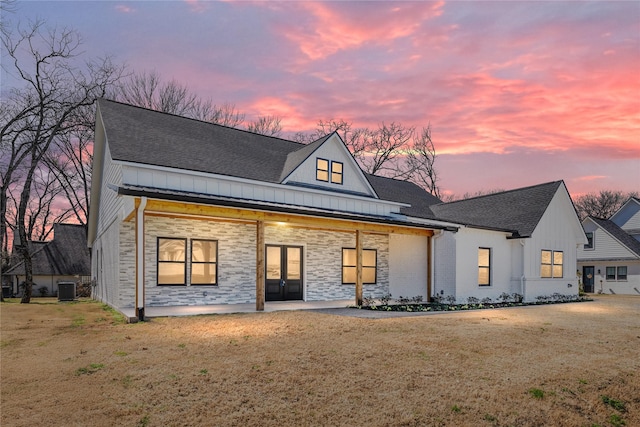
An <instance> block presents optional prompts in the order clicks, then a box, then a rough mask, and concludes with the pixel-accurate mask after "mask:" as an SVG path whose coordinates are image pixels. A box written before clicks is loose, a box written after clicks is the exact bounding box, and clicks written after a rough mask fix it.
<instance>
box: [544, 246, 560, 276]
mask: <svg viewBox="0 0 640 427" xmlns="http://www.w3.org/2000/svg"><path fill="white" fill-rule="evenodd" d="M562 261H563V252H562V251H549V250H542V257H541V263H540V276H541V277H543V278H544V277H562V273H563V271H562V268H563V267H562Z"/></svg>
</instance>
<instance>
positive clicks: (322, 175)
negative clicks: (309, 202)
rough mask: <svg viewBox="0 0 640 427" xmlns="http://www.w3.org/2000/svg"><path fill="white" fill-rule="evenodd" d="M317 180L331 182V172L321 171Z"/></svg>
mask: <svg viewBox="0 0 640 427" xmlns="http://www.w3.org/2000/svg"><path fill="white" fill-rule="evenodd" d="M316 179H317V180H318V181H329V172H327V171H321V170H319V171H318V173H317V175H316Z"/></svg>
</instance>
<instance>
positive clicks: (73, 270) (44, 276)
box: [4, 223, 91, 296]
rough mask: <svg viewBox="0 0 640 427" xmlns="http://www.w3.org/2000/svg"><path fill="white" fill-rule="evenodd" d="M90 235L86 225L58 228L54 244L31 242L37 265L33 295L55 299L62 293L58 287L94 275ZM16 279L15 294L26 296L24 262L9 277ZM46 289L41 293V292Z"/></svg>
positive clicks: (13, 285) (12, 288) (34, 272)
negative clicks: (24, 292) (23, 287)
mask: <svg viewBox="0 0 640 427" xmlns="http://www.w3.org/2000/svg"><path fill="white" fill-rule="evenodd" d="M86 241H87V234H86V232H85V228H84V226H82V225H76V224H61V223H60V224H54V226H53V240H51V241H48V242H29V246H30V247H31V251H32V252H31V260H32V263H33V295H34V296H39V295H41V293H45V294H46V295H49V296H53V295H57V293H58V283H60V282H78V281H80V280H81V279H82V278H83V277H88V276H90V274H91V261H90V259H89V251H88V250H87V245H86ZM4 274H5V275H7V276H11V277H12V281H11V293H12V294H13V295H19V294H21V293H22V289H21V288H20V284H21V283H23V282H24V279H25V275H24V262H22V261H19V262H18V263H17V264H15V265H13V266H11V268H9V269H8V270H7V271H6V272H5V273H4ZM42 288H44V289H46V291H41V290H40V289H42Z"/></svg>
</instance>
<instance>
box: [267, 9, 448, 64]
mask: <svg viewBox="0 0 640 427" xmlns="http://www.w3.org/2000/svg"><path fill="white" fill-rule="evenodd" d="M443 4H444V2H428V3H391V2H380V3H375V2H374V3H371V2H366V3H360V2H351V3H320V2H301V3H296V9H297V12H298V14H299V17H298V18H299V19H297V20H296V22H298V24H297V25H296V24H295V23H294V24H293V25H288V26H283V27H282V28H280V29H279V31H280V32H281V33H282V34H283V35H284V36H285V37H286V38H287V39H289V40H290V41H292V42H293V43H295V45H297V46H298V48H299V49H300V51H301V52H303V53H304V55H305V56H306V57H307V58H309V59H311V60H313V61H315V60H320V59H324V58H326V57H328V56H330V55H333V54H335V53H336V52H339V51H344V50H353V49H358V48H361V47H362V46H364V45H367V44H374V45H386V44H388V43H390V42H392V41H394V40H397V39H400V38H404V37H408V36H410V35H413V34H414V33H415V32H416V31H417V29H418V28H419V27H420V26H421V25H422V24H423V22H424V21H427V20H429V19H432V18H433V17H436V16H438V15H440V14H441V13H442V7H443ZM288 5H291V3H289V4H288Z"/></svg>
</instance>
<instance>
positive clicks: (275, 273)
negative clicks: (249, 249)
mask: <svg viewBox="0 0 640 427" xmlns="http://www.w3.org/2000/svg"><path fill="white" fill-rule="evenodd" d="M281 265H282V263H281V262H280V246H267V279H280V278H281V277H282V276H281V272H280V268H281V267H280V266H281Z"/></svg>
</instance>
